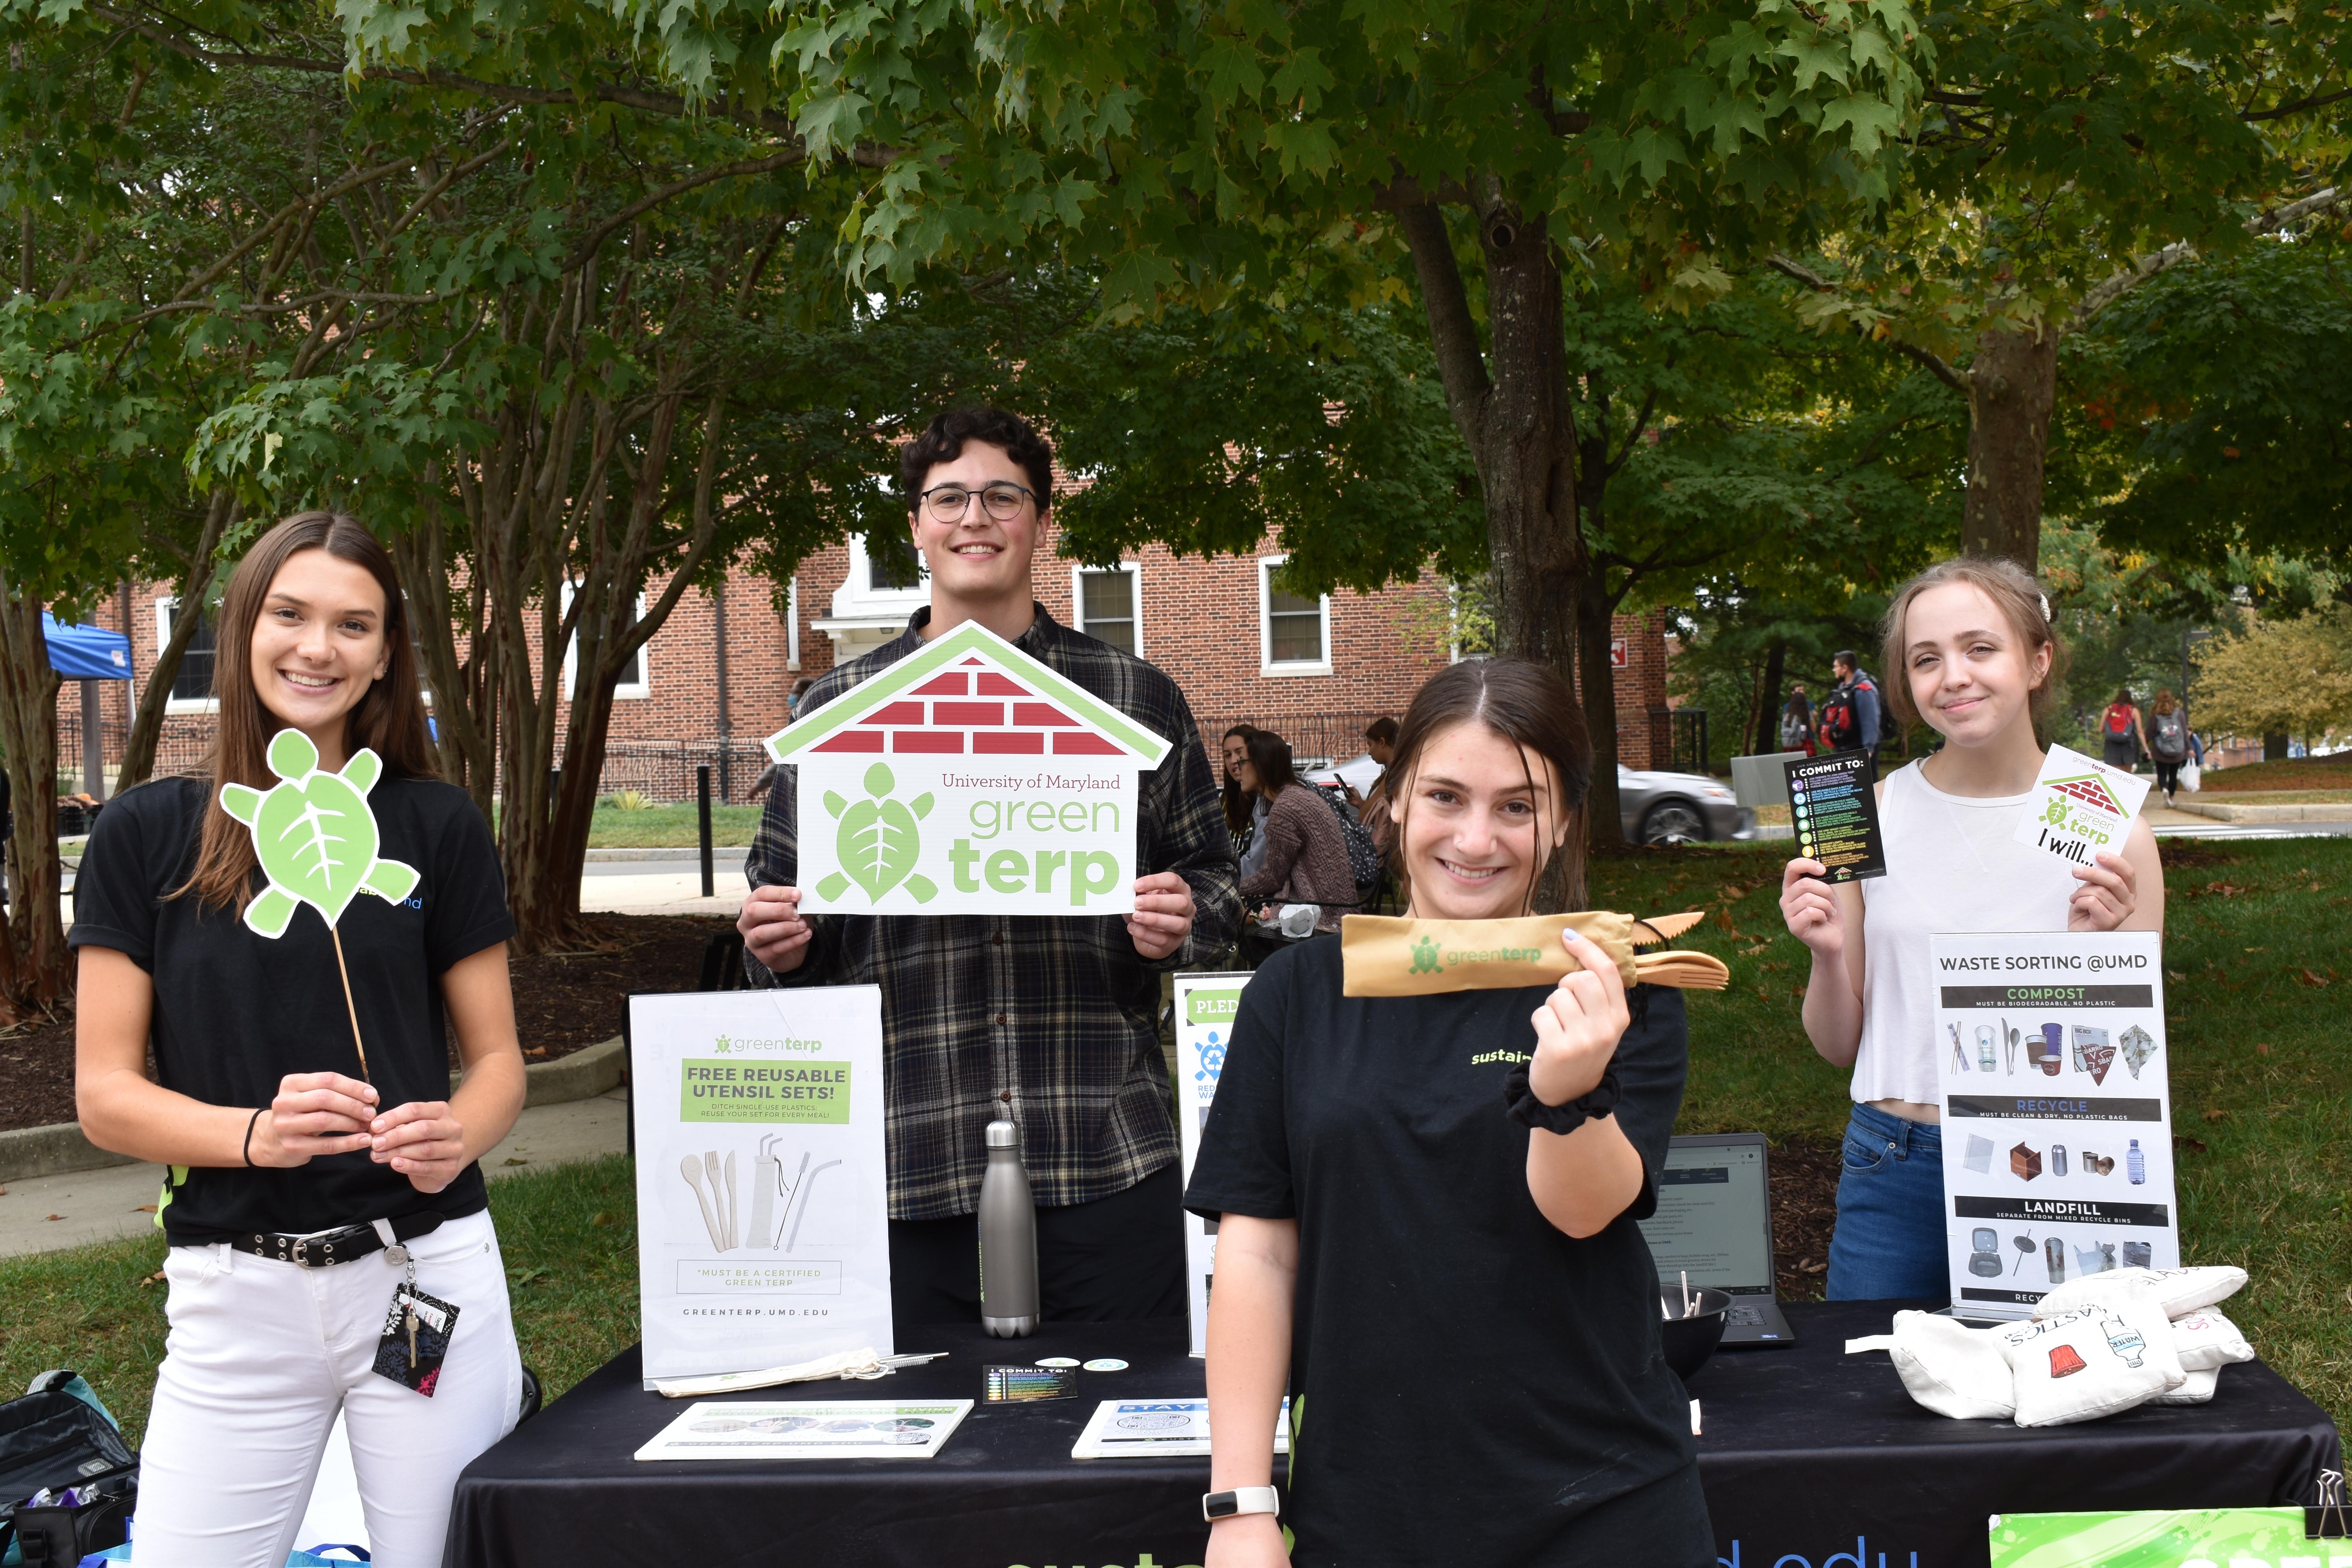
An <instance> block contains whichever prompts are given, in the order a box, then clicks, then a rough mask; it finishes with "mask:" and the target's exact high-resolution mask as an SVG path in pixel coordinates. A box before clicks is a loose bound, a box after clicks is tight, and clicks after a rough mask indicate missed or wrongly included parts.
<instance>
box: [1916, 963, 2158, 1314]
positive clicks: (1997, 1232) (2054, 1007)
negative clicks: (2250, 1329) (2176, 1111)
mask: <svg viewBox="0 0 2352 1568" xmlns="http://www.w3.org/2000/svg"><path fill="white" fill-rule="evenodd" d="M1929 962H1930V963H1933V964H1934V965H1935V969H1936V987H1937V996H1936V1000H1937V1005H1936V1023H1935V1029H1936V1062H1937V1077H1938V1079H1939V1081H1940V1083H1941V1087H1942V1089H1943V1110H1944V1123H1943V1137H1944V1199H1945V1204H1946V1208H1945V1215H1946V1224H1947V1230H1948V1247H1949V1249H1950V1268H1951V1283H1952V1304H1953V1306H1954V1307H1955V1308H1958V1309H1960V1310H1962V1311H1963V1312H1964V1313H1965V1314H1966V1315H1969V1316H1972V1317H1989V1318H2022V1317H2027V1316H2030V1315H2031V1314H2032V1310H2033V1304H2034V1303H2035V1302H2036V1301H2038V1300H2041V1299H2042V1297H2043V1296H2045V1295H2047V1294H2048V1293H2049V1292H2050V1290H2051V1289H2053V1287H2055V1286H2058V1285H2061V1284H2063V1283H2064V1282H2065V1281H2067V1280H2069V1279H2080V1278H2081V1277H2082V1276H2084V1275H2085V1274H2099V1273H2105V1271H2106V1270H2108V1269H2110V1268H2132V1267H2135V1266H2137V1267H2142V1268H2178V1267H2179V1264H2180V1233H2179V1205H2178V1204H2177V1202H2176V1201H2175V1198H2174V1195H2173V1185H2172V1097H2171V1091H2170V1089H2169V1087H2168V1073H2167V1070H2166V1068H2167V1058H2166V1055H2165V1030H2164V965H2163V963H2162V953H2161V947H2160V942H2159V939H2158V936H2157V933H2156V932H2154V931H2102V932H2089V931H2082V932H2075V931H2057V932H2049V933H2033V934H1979V935H1964V936H1939V937H1936V938H1934V939H1933V940H1932V941H1931V942H1930V943H1929Z"/></svg>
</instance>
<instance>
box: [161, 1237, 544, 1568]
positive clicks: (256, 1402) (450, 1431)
mask: <svg viewBox="0 0 2352 1568" xmlns="http://www.w3.org/2000/svg"><path fill="white" fill-rule="evenodd" d="M409 1249H410V1251H411V1252H412V1253H413V1254H414V1255H415V1260H416V1285H417V1289H420V1290H422V1291H424V1292H425V1294H427V1295H429V1296H437V1297H439V1298H440V1299H441V1300H445V1301H449V1302H452V1303H454V1304H455V1305H456V1306H457V1309H458V1316H457V1333H456V1335H455V1336H454V1337H453V1339H452V1340H451V1342H450V1346H449V1356H448V1359H447V1361H446V1362H445V1363H443V1369H442V1373H441V1379H440V1381H439V1383H438V1384H436V1386H435V1389H434V1393H433V1396H432V1397H431V1398H429V1399H428V1398H426V1397H425V1396H424V1395H423V1394H415V1393H412V1392H410V1391H409V1390H408V1389H406V1388H404V1387H402V1386H401V1385H400V1384H396V1383H394V1382H393V1381H392V1380H391V1379H389V1378H384V1377H378V1376H377V1375H376V1374H375V1373H374V1372H373V1371H372V1370H371V1368H372V1367H373V1363H374V1361H375V1347H376V1342H377V1340H378V1339H379V1338H380V1337H381V1336H382V1334H383V1321H384V1313H385V1310H387V1309H388V1308H389V1307H390V1306H391V1304H392V1292H393V1289H394V1286H396V1285H398V1284H399V1283H400V1282H401V1280H402V1279H403V1278H404V1272H403V1270H402V1268H400V1266H399V1265H397V1264H394V1263H392V1262H390V1261H388V1260H387V1259H386V1258H383V1256H382V1255H381V1254H373V1255H371V1256H369V1257H365V1258H357V1259H354V1260H353V1261H352V1262H350V1263H344V1264H339V1265H337V1266H336V1267H335V1268H298V1267H296V1266H295V1265H293V1264H291V1263H279V1262H277V1261H275V1260H273V1259H269V1258H255V1257H253V1256H251V1255H250V1254H247V1253H241V1252H236V1251H233V1250H231V1249H230V1248H228V1247H225V1246H223V1247H173V1248H172V1249H171V1251H170V1253H169V1254H168V1255H167V1256H166V1257H165V1258H164V1260H163V1272H164V1275H165V1277H166V1278H167V1279H169V1280H170V1281H171V1300H170V1302H169V1303H168V1305H167V1310H168V1312H169V1314H170V1317H171V1324H172V1331H171V1337H170V1339H169V1340H168V1341H166V1342H165V1345H164V1355H163V1367H162V1368H161V1369H160V1370H159V1371H158V1372H157V1373H156V1376H155V1403H154V1406H153V1409H152V1413H151V1414H150V1415H149V1416H148V1421H147V1437H146V1441H145V1442H144V1443H143V1444H142V1446H141V1448H140V1453H139V1508H138V1516H137V1520H136V1522H135V1525H134V1527H133V1531H132V1537H131V1545H132V1552H133V1556H132V1561H133V1562H135V1563H139V1564H141V1568H282V1565H283V1564H284V1563H285V1562H286V1554H287V1553H288V1552H290V1551H292V1550H294V1549H295V1548H296V1547H298V1546H300V1547H307V1546H310V1545H313V1544H315V1542H308V1541H301V1542H298V1541H296V1540H295V1539H294V1538H293V1537H294V1533H295V1531H297V1530H298V1529H299V1528H300V1526H301V1522H302V1510H303V1507H304V1505H305V1504H306V1503H307V1502H308V1501H309V1499H310V1483H311V1481H312V1479H314V1478H315V1477H316V1476H317V1474H318V1469H319V1456H320V1452H321V1451H322V1450H323V1449H324V1448H325V1447H326V1443H327V1434H328V1432H329V1431H330V1430H331V1428H332V1427H333V1426H334V1422H335V1412H336V1411H337V1410H341V1412H342V1413H343V1418H344V1425H345V1426H346V1428H347V1429H348V1430H349V1432H350V1435H351V1442H352V1468H353V1469H354V1470H355V1471H356V1472H357V1473H358V1476H359V1485H360V1500H361V1502H362V1506H363V1507H364V1509H365V1510H366V1514H367V1528H368V1541H369V1544H370V1546H371V1548H372V1549H373V1553H374V1561H375V1563H377V1564H378V1565H379V1568H437V1564H438V1563H440V1561H441V1548H442V1545H443V1540H444V1537H445V1536H446V1534H447V1533H448V1526H449V1502H450V1496H451V1493H452V1491H453V1490H454V1489H455V1488H456V1485H457V1472H458V1471H459V1470H461V1469H463V1468H466V1466H467V1463H468V1462H469V1461H471V1460H472V1459H473V1458H474V1457H475V1456H476V1455H477V1454H479V1453H480V1452H481V1451H482V1450H483V1449H485V1448H487V1447H489V1446H490V1445H491V1444H493V1443H495V1442H497V1441H498V1440H499V1438H500V1437H503V1436H506V1434H507V1433H508V1432H509V1431H510V1430H512V1429H513V1427H514V1424H515V1416H516V1414H517V1412H518V1411H519V1409H520V1405H521V1404H522V1361H521V1358H520V1355H519V1354H518V1353H517V1352H516V1349H515V1337H514V1321H513V1320H512V1318H511V1317H509V1313H508V1307H507V1277H506V1266H505V1263H504V1262H503V1261H502V1260H501V1259H500V1258H499V1241H498V1235H497V1233H496V1231H495V1230H494V1229H493V1228H492V1226H491V1225H490V1216H489V1215H488V1213H487V1212H484V1213H481V1214H477V1215H467V1217H466V1218H464V1219H457V1220H451V1221H449V1222H448V1223H447V1224H446V1225H444V1226H441V1228H440V1229H438V1230H436V1231H435V1232H433V1233H432V1234H431V1235H430V1236H423V1237H417V1238H416V1240H415V1241H413V1242H411V1243H409Z"/></svg>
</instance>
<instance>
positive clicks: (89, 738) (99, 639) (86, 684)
mask: <svg viewBox="0 0 2352 1568" xmlns="http://www.w3.org/2000/svg"><path fill="white" fill-rule="evenodd" d="M41 636H42V637H44V638H45V639H47V643H48V646H49V668H51V669H54V670H56V671H57V672H58V674H59V675H62V676H64V677H65V678H66V679H68V680H79V681H80V682H81V787H82V789H83V791H84V792H85V793H86V794H88V795H89V797H90V798H91V799H92V800H104V799H105V798H106V735H105V731H104V730H103V729H102V728H101V727H100V715H99V705H98V683H99V682H100V681H101V680H128V679H131V639H130V638H129V637H123V636H122V635H121V634H120V633H117V632H110V631H108V630H107V629H106V628H105V627H103V626H68V625H67V624H66V623H65V622H63V621H60V620H58V618H57V617H56V616H52V615H50V614H49V613H48V612H47V610H44V611H42V612H41Z"/></svg>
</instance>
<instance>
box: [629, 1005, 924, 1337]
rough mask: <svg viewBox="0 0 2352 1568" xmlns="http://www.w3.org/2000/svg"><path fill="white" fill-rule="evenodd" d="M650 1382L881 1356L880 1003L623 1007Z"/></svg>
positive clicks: (884, 1225) (885, 1265)
mask: <svg viewBox="0 0 2352 1568" xmlns="http://www.w3.org/2000/svg"><path fill="white" fill-rule="evenodd" d="M629 1044H630V1085H631V1097H630V1098H631V1107H632V1110H633V1113H634V1114H635V1118H636V1139H637V1271H638V1289H639V1296H640V1308H641V1312H642V1317H643V1324H644V1334H645V1375H646V1379H647V1381H648V1384H650V1382H651V1380H653V1379H655V1378H666V1377H693V1376H699V1375H703V1374H706V1373H725V1372H748V1371H751V1370H752V1369H754V1368H758V1367H766V1366H781V1365H784V1364H786V1363H793V1362H801V1361H807V1360H810V1359H812V1358H814V1357H817V1356H823V1355H830V1354H834V1353H836V1352H843V1351H854V1350H858V1349H861V1348H866V1347H871V1348H872V1349H873V1350H874V1351H876V1352H877V1353H879V1354H882V1355H888V1354H890V1353H891V1352H892V1349H893V1347H892V1344H891V1341H890V1245H889V1225H888V1220H887V1212H886V1208H885V1204H886V1192H885V1185H884V1176H885V1169H884V1164H883V1142H882V993H881V991H880V990H879V989H878V988H877V987H875V986H872V985H829V986H810V987H808V988H806V989H797V990H762V991H715V992H701V993H687V994H677V995H666V996H632V997H630V998H629Z"/></svg>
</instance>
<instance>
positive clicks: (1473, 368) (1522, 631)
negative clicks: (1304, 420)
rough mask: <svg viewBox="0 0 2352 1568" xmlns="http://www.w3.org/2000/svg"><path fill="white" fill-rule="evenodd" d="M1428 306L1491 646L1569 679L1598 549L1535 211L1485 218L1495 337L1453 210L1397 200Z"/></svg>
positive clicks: (1597, 833)
mask: <svg viewBox="0 0 2352 1568" xmlns="http://www.w3.org/2000/svg"><path fill="white" fill-rule="evenodd" d="M1398 217H1399V220H1400V226H1401V227H1402V229H1403V231H1404V236H1405V241H1406V244H1407V246H1408V247H1410V248H1411V250H1412V260H1413V270H1414V273H1415V275H1416V276H1417V278H1418V279H1419V281H1420V284H1421V293H1422V305H1423V310H1424V312H1425V313H1426V314H1427V316H1428V319H1429V328H1430V338H1431V345H1432V347H1433V348H1434V349H1435V351H1436V356H1437V363H1438V370H1439V373H1440V375H1441V376H1442V378H1443V380H1444V386H1445V401H1446V406H1447V408H1448V410H1449V411H1450V412H1451V413H1452V414H1453V416H1454V426H1455V427H1456V428H1457V429H1459V430H1460V431H1461V433H1462V439H1463V442H1464V444H1465V446H1467V447H1469V449H1470V456H1471V459H1472V461H1473V462H1474V463H1475V464H1476V466H1477V469H1478V485H1479V490H1480V493H1481V496H1482V498H1483V500H1484V501H1485V505H1486V548H1487V554H1488V557H1489V559H1490V561H1491V563H1492V566H1493V572H1492V579H1491V580H1492V583H1493V597H1494V610H1495V643H1496V651H1497V652H1498V653H1502V654H1506V655H1508V656H1510V657H1513V658H1525V659H1530V660H1533V661H1535V662H1537V663H1538V664H1547V665H1549V666H1550V667H1551V668H1554V669H1555V670H1558V671H1559V676H1560V679H1563V680H1565V681H1567V682H1569V683H1570V687H1571V689H1573V688H1574V685H1575V681H1576V669H1577V655H1578V645H1579V642H1580V616H1581V615H1582V614H1583V613H1584V611H1585V608H1586V606H1588V605H1590V604H1591V603H1592V602H1593V601H1594V599H1595V597H1596V590H1597V589H1598V588H1599V587H1600V585H1599V584H1588V583H1587V582H1586V575H1587V574H1588V572H1590V571H1591V569H1592V568H1591V558H1590V555H1589V554H1588V552H1586V550H1585V547H1584V538H1583V534H1582V532H1581V531H1580V529H1579V527H1578V525H1577V497H1576V489H1575V463H1574V454H1575V441H1576V429H1575V418H1574V415H1573V413H1572V411H1571V409H1570V405H1569V400H1568V356H1567V345H1566V342H1565V341H1564V339H1563V338H1562V336H1561V318H1560V310H1561V285H1560V273H1559V260H1558V258H1556V257H1555V256H1554V255H1553V254H1552V249H1551V242H1550V239H1549V236H1548V235H1547V233H1546V232H1545V228H1544V225H1543V224H1542V223H1541V222H1540V221H1533V222H1523V221H1522V220H1521V217H1520V215H1519V213H1518V211H1517V208H1515V207H1513V206H1511V205H1509V204H1508V203H1505V202H1499V201H1496V202H1490V203H1487V204H1486V205H1484V206H1483V207H1482V210H1481V212H1480V216H1479V224H1478V238H1479V247H1480V249H1481V251H1482V252H1483V254H1484V256H1485V259H1486V322H1487V332H1488V339H1489V342H1488V343H1487V344H1486V345H1482V344H1481V343H1480V342H1479V336H1478V331H1477V327H1476V324H1475V321H1474V319H1473V318H1472V316H1471V313H1470V303H1469V296H1468V291H1467V290H1466V289H1465V287H1464V285H1463V279H1462V272H1461V268H1460V266H1459V264H1458V263H1457V262H1456V260H1455V258H1454V241H1453V237H1452V236H1451V235H1450V234H1449V233H1448V232H1447V229H1446V225H1445V218H1444V214H1443V213H1441V212H1440V211H1439V209H1438V208H1437V206H1436V205H1435V204H1433V203H1428V202H1415V203H1408V204H1405V205H1401V206H1400V207H1399V208H1398ZM1608 625H1609V620H1608V616H1607V613H1606V611H1605V609H1604V610H1603V612H1602V614H1601V632H1600V639H1601V640H1600V645H1599V646H1600V649H1601V671H1602V675H1601V681H1600V682H1599V689H1597V690H1595V691H1590V692H1588V693H1586V697H1585V701H1586V706H1587V710H1588V711H1587V714H1586V719H1587V722H1588V724H1589V725H1590V727H1591V731H1592V737H1593V745H1594V751H1595V753H1596V754H1595V757H1594V780H1593V790H1592V795H1591V798H1590V799H1589V800H1588V802H1587V805H1586V810H1585V812H1584V814H1583V816H1584V824H1583V831H1584V832H1585V834H1586V835H1587V842H1588V843H1615V842H1617V840H1618V838H1619V829H1618V823H1617V769H1616V742H1615V725H1614V710H1613V708H1607V709H1602V710H1599V711H1598V712H1597V713H1596V712H1595V711H1594V710H1592V707H1591V704H1592V702H1593V701H1594V700H1600V701H1602V702H1609V701H1611V700H1612V699H1611V697H1610V687H1609V683H1608V679H1607V674H1606V672H1607V669H1608V662H1609V658H1608V655H1609V644H1608ZM1576 860H1577V868H1576V869H1572V870H1570V872H1569V873H1567V874H1566V876H1565V877H1564V878H1556V879H1554V880H1555V885H1554V886H1551V887H1548V888H1547V889H1544V890H1543V891H1542V892H1540V893H1539V894H1538V900H1539V902H1542V903H1549V901H1551V900H1555V899H1558V898H1562V897H1565V898H1570V899H1575V898H1580V894H1581V890H1582V885H1583V877H1582V875H1581V871H1580V864H1581V861H1580V858H1576Z"/></svg>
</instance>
